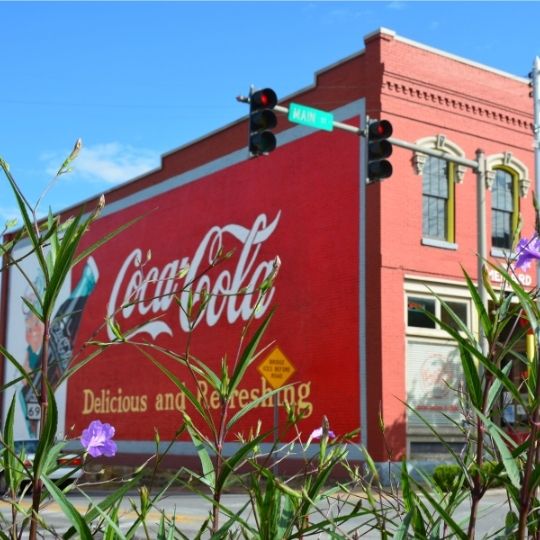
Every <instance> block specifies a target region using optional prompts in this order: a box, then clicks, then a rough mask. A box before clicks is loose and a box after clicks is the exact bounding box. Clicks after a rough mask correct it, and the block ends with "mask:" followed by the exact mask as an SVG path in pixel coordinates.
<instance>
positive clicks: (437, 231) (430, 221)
mask: <svg viewBox="0 0 540 540" xmlns="http://www.w3.org/2000/svg"><path fill="white" fill-rule="evenodd" d="M453 178H454V166H453V164H452V163H450V162H448V161H446V160H444V159H441V158H437V157H433V156H429V157H427V159H426V161H425V163H424V166H423V170H422V235H423V237H424V238H430V239H434V240H442V241H445V242H454V241H455V234H454V214H455V202H454V201H455V197H454V192H455V190H454V187H455V184H454V181H453Z"/></svg>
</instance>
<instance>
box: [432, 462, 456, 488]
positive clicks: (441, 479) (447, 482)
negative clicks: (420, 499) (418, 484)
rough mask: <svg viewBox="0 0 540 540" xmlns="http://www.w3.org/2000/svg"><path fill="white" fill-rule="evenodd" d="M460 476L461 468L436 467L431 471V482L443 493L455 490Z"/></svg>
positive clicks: (450, 466)
mask: <svg viewBox="0 0 540 540" xmlns="http://www.w3.org/2000/svg"><path fill="white" fill-rule="evenodd" d="M460 476H461V467H460V466H459V465H448V464H444V465H437V467H435V469H434V470H433V481H434V482H435V484H436V485H437V486H438V487H439V488H440V489H441V490H442V491H445V492H448V491H453V490H454V489H456V487H457V485H458V482H459V477H460Z"/></svg>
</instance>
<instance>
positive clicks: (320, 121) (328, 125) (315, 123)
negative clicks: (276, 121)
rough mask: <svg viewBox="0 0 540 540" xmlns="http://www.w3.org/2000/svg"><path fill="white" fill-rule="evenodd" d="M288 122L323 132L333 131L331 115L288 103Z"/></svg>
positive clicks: (332, 117)
mask: <svg viewBox="0 0 540 540" xmlns="http://www.w3.org/2000/svg"><path fill="white" fill-rule="evenodd" d="M289 122H295V123H297V124H302V125H303V126H309V127H313V128H317V129H323V130H324V131H333V129H334V115H333V114H332V113H329V112H326V111H321V110H319V109H313V108H312V107H306V106H305V105H298V103H289Z"/></svg>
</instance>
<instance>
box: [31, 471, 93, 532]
mask: <svg viewBox="0 0 540 540" xmlns="http://www.w3.org/2000/svg"><path fill="white" fill-rule="evenodd" d="M41 480H42V482H43V484H44V485H45V487H46V488H47V491H48V492H49V493H50V494H51V496H52V497H53V499H54V500H55V501H56V502H57V503H58V505H59V506H60V508H61V509H62V512H64V515H65V516H66V517H67V518H68V519H69V520H70V522H71V523H72V524H73V527H74V528H75V530H76V531H77V533H78V535H79V536H78V537H79V538H80V539H81V540H93V536H92V532H91V531H90V529H89V527H88V525H87V524H86V521H85V520H84V518H83V517H82V516H81V514H79V512H78V511H77V509H76V508H75V507H74V506H73V504H72V503H71V502H70V501H69V500H68V499H67V497H66V496H65V495H64V493H63V492H62V491H61V490H60V489H59V488H58V487H57V486H56V484H55V483H54V482H53V481H51V480H49V478H47V476H46V475H42V476H41Z"/></svg>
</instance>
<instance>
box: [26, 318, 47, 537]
mask: <svg viewBox="0 0 540 540" xmlns="http://www.w3.org/2000/svg"><path fill="white" fill-rule="evenodd" d="M49 327H50V322H49V319H48V317H46V318H45V321H44V325H43V347H42V352H41V391H40V396H39V404H40V407H41V416H40V422H39V439H40V440H41V438H42V437H43V430H44V425H45V424H44V422H45V418H46V417H47V409H48V408H49V400H48V392H47V381H48V376H47V373H48V368H49ZM42 491H43V483H42V482H41V479H40V478H39V476H38V475H37V474H35V470H34V477H33V478H32V517H31V521H30V533H29V536H28V539H29V540H36V538H37V528H38V520H37V516H38V514H39V503H40V501H41V493H42Z"/></svg>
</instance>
